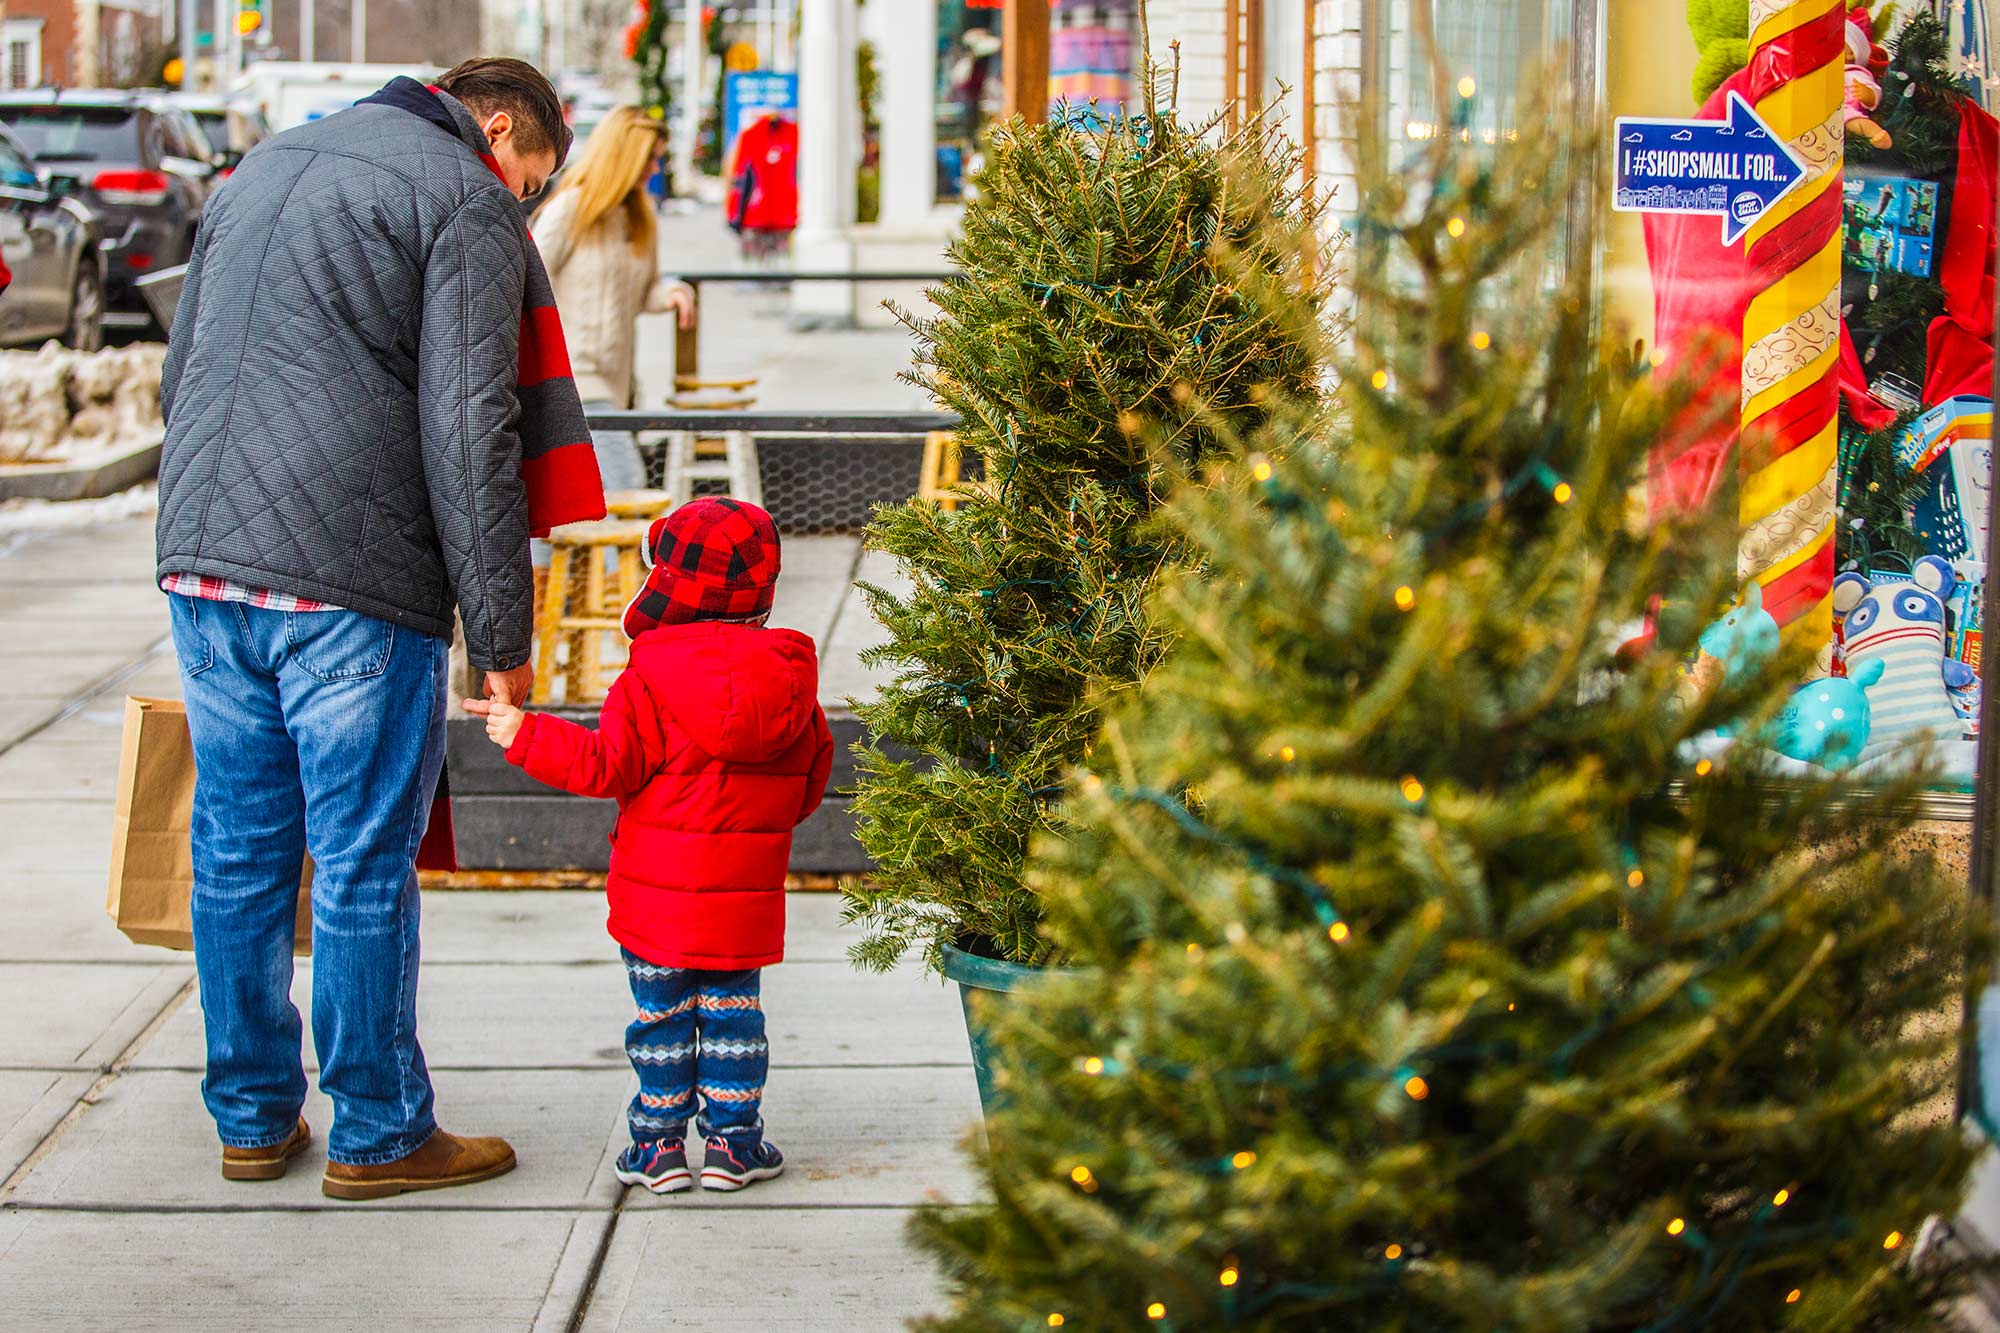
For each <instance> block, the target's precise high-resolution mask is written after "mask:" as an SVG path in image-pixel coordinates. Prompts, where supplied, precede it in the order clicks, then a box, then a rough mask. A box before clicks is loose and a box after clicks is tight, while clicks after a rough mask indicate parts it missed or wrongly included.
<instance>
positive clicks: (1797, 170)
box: [1611, 93, 1806, 245]
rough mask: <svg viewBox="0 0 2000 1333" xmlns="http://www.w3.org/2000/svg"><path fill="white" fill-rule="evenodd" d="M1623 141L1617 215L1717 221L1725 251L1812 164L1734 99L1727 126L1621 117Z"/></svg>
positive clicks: (1723, 122) (1619, 136)
mask: <svg viewBox="0 0 2000 1333" xmlns="http://www.w3.org/2000/svg"><path fill="white" fill-rule="evenodd" d="M1617 139H1618V143H1617V146H1618V164H1617V172H1616V188H1615V189H1614V190H1613V192H1612V197H1611V206H1612V208H1614V209H1616V210H1617V211H1618V212H1621V213H1692V214H1708V215H1713V216H1716V217H1719V218H1721V219H1722V243H1723V244H1724V245H1734V244H1736V242H1737V241H1739V240H1741V239H1742V237H1743V233H1744V232H1746V231H1748V230H1750V228H1751V226H1752V225H1753V224H1754V223H1755V222H1756V221H1757V219H1758V218H1761V217H1763V216H1764V214H1765V213H1767V212H1769V211H1770V209H1771V207H1772V205H1774V204H1776V203H1777V202H1778V201H1779V200H1780V199H1783V198H1784V197H1785V196H1786V195H1788V194H1790V193H1791V192H1792V190H1793V189H1795V188H1796V187H1797V186H1798V184H1799V182H1801V181H1803V180H1804V179H1805V178H1806V165H1805V163H1803V162H1801V161H1800V160H1799V159H1798V157H1797V156H1796V155H1795V154H1794V153H1793V152H1792V150H1791V149H1790V148H1789V147H1787V146H1786V145H1785V143H1784V142H1783V141H1782V140H1780V139H1779V138H1778V137H1777V136H1775V135H1774V134H1772V133H1771V127H1770V126H1768V125H1766V124H1765V123H1764V122H1763V121H1762V120H1760V119H1758V117H1757V113H1756V111H1755V110H1753V109H1752V108H1751V106H1750V104H1749V103H1748V102H1746V101H1744V100H1743V99H1742V98H1741V97H1739V96H1737V95H1736V94H1735V93H1731V94H1729V115H1728V118H1727V119H1726V120H1655V119H1649V118H1646V117H1640V116H1621V117H1620V118H1619V119H1618V131H1617Z"/></svg>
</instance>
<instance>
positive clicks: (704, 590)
mask: <svg viewBox="0 0 2000 1333" xmlns="http://www.w3.org/2000/svg"><path fill="white" fill-rule="evenodd" d="M640 553H641V554H642V555H643V556H644V558H645V561H646V563H647V564H648V565H649V566H651V569H652V572H651V573H649V574H648V575H647V576H646V586H645V587H643V588H641V589H639V595H638V596H637V597H635V598H633V599H632V604H631V605H630V606H628V607H626V608H625V634H626V637H628V638H633V639H636V638H638V637H639V636H640V635H641V634H644V633H645V632H646V631H647V630H649V629H658V628H659V627H660V626H662V625H684V624H687V623H688V622H689V621H694V620H754V619H756V618H757V617H758V616H761V615H764V614H766V613H767V612H769V611H770V609H771V598H772V595H773V594H774V593H775V592H776V591H777V586H778V525H777V524H775V523H773V522H772V521H771V516H770V515H769V514H767V513H765V512H764V511H763V510H762V509H760V508H758V507H757V506H756V505H753V504H749V503H747V502H745V501H743V500H731V499H727V498H703V499H699V500H691V501H689V502H688V503H687V504H684V505H681V506H680V507H679V508H677V509H675V510H674V512H673V513H671V514H668V515H667V516H666V517H665V518H661V519H656V520H654V522H653V526H652V529H651V530H650V531H648V532H647V533H646V544H645V546H643V547H642V548H640Z"/></svg>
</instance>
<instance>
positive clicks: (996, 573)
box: [848, 108, 1328, 1068]
mask: <svg viewBox="0 0 2000 1333" xmlns="http://www.w3.org/2000/svg"><path fill="white" fill-rule="evenodd" d="M1295 167H1296V162H1295V160H1294V156H1293V155H1292V154H1291V153H1290V152H1289V151H1288V150H1286V149H1284V148H1282V147H1281V146H1280V145H1279V144H1278V143H1277V142H1276V141H1275V140H1274V138H1273V136H1272V134H1271V132H1270V131H1269V130H1268V129H1267V128H1265V127H1263V126H1261V125H1253V126H1251V127H1250V128H1247V129H1245V130H1243V131H1242V132H1240V133H1237V134H1234V135H1231V136H1227V137H1224V136H1222V135H1221V134H1220V133H1219V132H1218V131H1216V130H1215V129H1214V127H1213V126H1192V127H1190V126H1186V125H1183V124H1181V123H1180V122H1179V121H1178V120H1176V119H1175V118H1174V117H1173V115H1171V114H1166V115H1160V114H1152V113H1148V114H1144V115H1139V116H1124V115H1120V116H1119V117H1117V118H1115V119H1113V120H1111V121H1110V122H1109V123H1106V122H1105V121H1104V119H1103V118H1102V117H1101V116H1099V115H1098V114H1097V113H1096V111H1095V109H1094V108H1091V109H1089V110H1088V111H1087V112H1086V111H1081V110H1080V111H1078V112H1077V113H1076V114H1074V115H1071V116H1062V115H1058V116H1056V117H1054V118H1053V119H1052V120H1051V122H1050V123H1048V124H1045V125H1037V126H1030V125H1026V124H1023V123H1020V122H1015V123H1011V124H1004V125H1001V126H999V127H998V128H997V129H995V131H994V132H993V136H992V139H991V143H990V148H989V151H988V154H987V164H986V167H985V169H984V171H983V172H982V174H981V177H980V180H979V189H978V197H977V199H976V201H975V202H973V203H972V204H970V205H969V206H968V207H967V210H966V215H965V223H964V234H963V237H962V239H960V240H959V241H958V242H957V243H956V244H955V245H954V246H953V248H952V258H953V260H954V261H955V262H956V263H957V264H958V265H959V266H960V267H961V268H962V269H963V271H964V280H963V281H960V282H955V283H952V284H950V285H948V286H944V287H940V288H938V289H937V290H936V291H934V292H933V293H932V297H933V300H934V301H935V302H936V305H937V310H936V313H935V314H932V315H929V316H925V317H922V318H917V317H908V316H906V319H907V322H908V323H909V326H910V328H911V329H912V331H913V332H914V333H915V335H916V337H917V340H918V343H919V351H918V366H919V368H918V370H917V371H916V372H915V374H914V379H915V382H917V383H919V384H921V385H923V386H924V387H925V388H927V389H929V390H930V391H931V392H932V393H933V394H935V395H936V397H937V399H938V400H939V401H940V402H941V403H942V404H944V405H945V406H947V407H949V408H951V409H952V410H953V411H955V412H957V413H958V414H959V415H960V416H961V417H962V418H963V421H964V425H963V426H962V428H961V429H960V431H959V432H958V443H959V445H960V447H961V448H962V449H963V450H964V451H965V453H966V454H967V455H969V456H970V457H972V458H975V459H977V460H978V463H979V464H980V465H981V466H982V467H983V470H984V480H983V482H981V483H979V484H977V485H974V486H970V487H967V488H965V489H964V490H963V492H962V494H961V496H960V498H959V499H958V500H957V501H956V503H955V504H954V505H949V506H947V505H940V504H938V503H936V502H933V501H929V500H922V499H919V500H915V501H912V502H911V503H909V504H905V505H898V506H894V507H890V508H886V509H883V510H882V511H880V512H879V513H878V515H877V516H876V518H875V521H874V522H873V524H872V525H871V526H870V529H869V534H868V540H869V543H870V544H871V545H872V546H873V547H874V548H875V549H877V550H882V551H886V552H889V553H890V554H891V555H893V556H895V557H896V559H897V561H898V563H899V565H900V566H901V569H902V571H903V573H904V574H905V575H906V578H907V585H906V587H904V588H903V589H900V590H892V589H887V588H879V587H877V588H869V589H867V590H866V591H867V595H868V597H869V599H870V603H871V606H872V609H873V610H874V613H875V614H876V616H877V617H879V618H880V620H881V622H882V624H883V625H884V626H885V627H886V629H887V632H888V639H887V642H886V644H885V646H884V647H882V648H881V649H880V650H879V651H877V652H876V653H875V654H874V660H876V661H877V662H880V663H885V664H887V665H889V666H890V667H892V668H894V671H895V677H894V679H893V680H892V681H891V682H890V683H889V684H888V685H887V686H886V687H885V688H884V689H883V690H882V692H881V695H880V697H879V698H878V699H877V700H876V701H875V702H873V703H871V704H866V705H863V706H860V707H859V708H858V709H857V711H858V712H859V713H860V715H861V717H862V719H863V720H864V721H865V723H866V724H867V726H868V729H869V733H870V735H871V737H872V739H871V741H870V743H869V744H868V745H866V746H864V747H863V748H862V749H861V751H860V756H859V757H860V764H859V767H860V772H861V782H860V787H859V791H858V794H857V796H856V799H855V812H856V815H857V817H858V823H859V833H860V838H861V842H862V844H863V845H864V846H865V847H866V848H867V850H868V852H869V853H870V855H871V856H872V857H873V858H874V860H875V863H876V866H877V869H876V871H875V873H874V874H873V876H872V877H871V878H870V879H869V880H868V881H866V882H865V883H863V884H861V885H860V886H858V887H855V888H853V889H852V890H850V896H849V900H848V914H849V916H850V917H851V918H856V919H860V920H863V921H865V922H866V923H867V924H868V926H869V928H870V931H871V933H870V935H869V938H868V939H867V940H866V941H864V942H863V943H861V944H860V945H859V946H857V948H856V949H855V957H856V959H857V960H858V961H859V962H860V963H862V964H864V965H866V966H869V967H874V968H886V967H888V966H891V965H892V964H894V963H895V962H896V960H898V959H899V958H901V957H902V956H903V955H904V954H905V953H906V952H908V951H909V950H910V949H912V948H916V949H918V950H920V951H921V952H922V954H923V957H924V959H925V961H926V962H927V963H928V964H929V965H931V966H933V967H936V968H939V969H940V970H943V971H945V972H946V974H947V975H949V976H952V977H955V978H956V979H959V980H960V981H962V982H964V983H966V984H968V985H972V986H976V987H982V988H985V989H988V990H1000V991H1004V990H1010V989H1012V988H1013V987H1014V985H1015V984H1016V983H1017V981H1018V980H1019V979H1020V978H1021V977H1022V976H1023V975H1024V973H1025V971H1026V970H1027V969H1033V968H1037V967H1040V966H1042V965H1045V964H1048V963H1050V962H1051V961H1060V960H1059V959H1058V958H1056V957H1055V953H1056V951H1055V949H1054V948H1053V946H1052V943H1051V941H1050V940H1049V939H1048V938H1047V937H1046V936H1045V935H1044V933H1043V932H1042V929H1041V909H1040V905H1039V903H1038V901H1037V899H1036V896H1035V894H1034V892H1033V891H1032V890H1031V889H1030V888H1029V887H1028V886H1027V885H1026V884H1024V883H1023V880H1022V867H1023V863H1024V861H1025V859H1026V856H1027V850H1028V846H1029V843H1030V840H1031V839H1032V838H1033V836H1034V835H1035V834H1036V833H1037V832H1038V831H1040V830H1043V829H1047V828H1050V827H1051V826H1052V825H1054V824H1055V823H1057V822H1058V819H1059V816H1058V814H1057V803H1058V798H1059V797H1060V796H1061V795H1062V792H1063V783H1064V780H1065V777H1066V775H1067V774H1068V773H1069V771H1070V769H1071V768H1072V766H1073V765H1075V764H1076V763H1077V762H1078V761H1080V760H1081V759H1082V758H1083V756H1084V753H1085V750H1086V748H1087V746H1088V745H1089V742H1090V739H1091V737H1092V736H1093V735H1094V734H1095V733H1096V730H1097V721H1098V710H1099V708H1100V706H1101V705H1102V704H1103V703H1104V702H1105V701H1106V700H1107V699H1110V698H1114V697H1116V696H1117V695H1118V694H1120V693H1121V692H1124V691H1128V690H1130V689H1131V688H1132V687H1133V686H1134V685H1135V684H1136V683H1137V682H1138V681H1139V680H1141V679H1142V678H1143V677H1144V676H1145V674H1146V673H1147V672H1148V671H1150V670H1151V669H1152V667H1153V665H1154V664H1155V663H1156V662H1157V661H1158V660H1159V658H1160V656H1161V654H1162V652H1163V651H1164V650H1165V648H1166V646H1167V643H1168V638H1169V636H1168V635H1167V633H1166V632H1165V631H1164V630H1163V629H1162V628H1160V627H1159V626H1158V625H1156V624H1155V622H1154V620H1153V617H1152V615H1151V612H1150V610H1149V602H1148V598H1149V594H1150V592H1151V590H1152V587H1153V585H1154V583H1155V581H1156V580H1157V579H1158V578H1159V576H1160V574H1161V573H1162V572H1163V571H1165V570H1168V569H1173V568H1177V567H1179V566H1180V565H1181V564H1182V563H1183V561H1184V554H1183V551H1182V549H1181V546H1180V544H1179V543H1178V542H1177V541H1176V540H1175V539H1174V538H1173V537H1172V535H1171V534H1170V533H1168V532H1167V531H1165V530H1164V529H1162V528H1161V527H1160V526H1159V525H1158V524H1156V523H1155V521H1154V516H1155V511H1156V509H1157V508H1158V506H1159V505H1160V504H1161V502H1162V501H1163V499H1164V497H1165V496H1166V495H1167V494H1168V493H1169V491H1170V490H1171V489H1172V487H1173V486H1174V484H1175V483H1176V482H1177V481H1178V480H1179V479H1180V478H1182V477H1183V476H1185V475H1187V474H1188V473H1189V472H1191V471H1196V470H1199V469H1201V468H1202V467H1204V466H1206V465H1207V464H1208V463H1209V462H1211V461H1212V460H1213V459H1215V458H1216V457H1217V456H1218V455H1219V454H1221V453H1223V452H1225V451H1227V450H1228V449H1230V448H1231V447H1232V442H1233V441H1235V440H1238V439H1241V438H1246V437H1249V436H1252V435H1254V434H1255V433H1256V432H1257V431H1258V430H1259V429H1260V427H1261V423H1262V421H1263V419H1264V417H1265V415H1266V412H1267V405H1268V404H1270V403H1274V402H1276V401H1279V400H1280V399H1284V398H1289V397H1294V396H1296V395H1299V394H1301V393H1304V392H1306V391H1307V390H1308V389H1309V387H1310V382H1311V377H1312V375H1313V374H1314V372H1315V366H1316V358H1315V353H1314V347H1313V344H1314V342H1315V340H1316V339H1317V338H1318V337H1319V336H1320V334H1321V329H1320V327H1319V324H1318V320H1317V310H1318V308H1319V306H1320V304H1321V303H1322V301H1323V298H1324V294H1325V283H1326V274H1327V272H1328V266H1327V264H1326V263H1325V256H1324V255H1323V254H1322V253H1321V252H1320V246H1319V245H1318V241H1317V236H1318V233H1317V230H1316V229H1317V224H1318V217H1317V214H1316V211H1315V209H1314V208H1313V207H1312V205H1311V203H1310V202H1309V201H1308V200H1307V199H1306V198H1304V197H1302V195H1301V194H1300V192H1299V190H1298V188H1297V186H1296V185H1295V184H1294V183H1293V182H1294V181H1295V180H1296V171H1295ZM1302 312H1303V313H1302ZM967 1016H968V1022H973V1021H974V1019H975V1015H974V1013H973V1010H972V1007H971V1000H970V999H969V998H968V1009H967ZM973 1036H974V1042H973V1045H974V1053H975V1058H976V1059H979V1060H981V1061H982V1068H983V1067H984V1065H983V1056H984V1048H983V1045H982V1042H981V1041H980V1039H979V1034H978V1032H977V1030H976V1029H975V1031H974V1034H973Z"/></svg>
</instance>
